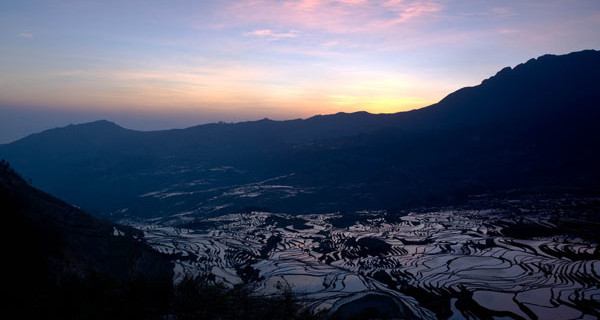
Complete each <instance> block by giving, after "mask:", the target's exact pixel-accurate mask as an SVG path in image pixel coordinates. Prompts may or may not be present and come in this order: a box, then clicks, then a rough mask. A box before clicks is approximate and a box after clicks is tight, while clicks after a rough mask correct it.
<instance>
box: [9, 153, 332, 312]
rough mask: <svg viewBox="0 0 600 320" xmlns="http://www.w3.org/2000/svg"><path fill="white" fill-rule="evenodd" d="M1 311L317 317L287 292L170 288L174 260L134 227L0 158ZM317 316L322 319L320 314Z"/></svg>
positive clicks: (205, 283)
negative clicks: (46, 187)
mask: <svg viewBox="0 0 600 320" xmlns="http://www.w3.org/2000/svg"><path fill="white" fill-rule="evenodd" d="M0 210H1V212H2V214H3V218H4V220H3V221H4V224H3V225H4V227H5V230H4V232H3V235H4V244H5V245H4V257H5V259H4V260H3V264H4V266H5V272H6V273H5V275H6V277H5V283H4V291H5V292H6V293H7V294H8V298H7V301H6V306H7V308H6V309H5V312H6V313H7V314H13V315H18V318H23V319H222V320H224V319H230V320H233V319H236V320H238V319H266V318H269V319H279V320H286V319H289V320H293V319H316V318H318V317H316V316H313V315H311V314H308V313H307V311H306V310H302V309H301V306H300V305H299V304H298V303H297V301H296V299H295V297H294V296H293V295H292V294H291V292H282V294H281V295H275V296H271V297H259V296H250V294H249V291H248V290H246V288H244V287H243V286H238V287H235V288H227V287H225V286H224V285H222V284H220V283H214V281H211V280H209V279H208V278H207V277H196V278H192V277H186V278H185V279H183V281H181V282H179V283H177V284H176V285H175V286H173V283H172V279H173V263H172V262H171V261H169V259H168V257H165V256H163V255H160V254H159V253H158V252H156V251H155V250H154V249H152V248H151V247H150V246H149V245H148V244H147V243H146V242H145V240H143V233H142V232H141V231H139V230H136V229H133V228H130V227H126V226H122V225H117V224H113V223H109V222H104V221H101V220H98V219H97V218H94V217H92V216H90V215H88V214H86V213H84V212H82V211H81V210H79V209H77V208H75V207H73V206H71V205H69V204H67V203H65V202H63V201H61V200H59V199H56V198H54V197H52V196H50V195H48V194H46V193H44V192H42V191H39V190H37V189H34V188H32V187H31V186H29V185H28V184H27V183H26V182H25V181H24V180H23V179H22V178H21V177H20V176H19V175H18V174H16V173H15V172H14V171H13V170H12V169H11V168H10V167H9V165H8V164H7V163H6V162H5V161H4V160H2V161H1V162H0ZM319 319H324V318H323V317H319Z"/></svg>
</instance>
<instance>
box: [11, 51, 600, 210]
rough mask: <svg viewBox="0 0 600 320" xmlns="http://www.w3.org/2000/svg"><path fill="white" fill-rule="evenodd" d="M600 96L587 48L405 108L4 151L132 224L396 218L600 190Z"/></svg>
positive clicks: (593, 55)
mask: <svg viewBox="0 0 600 320" xmlns="http://www.w3.org/2000/svg"><path fill="white" fill-rule="evenodd" d="M598 88H600V52H598V51H594V50H587V51H581V52H575V53H571V54H568V55H562V56H553V55H545V56H542V57H539V58H537V59H531V60H530V61H528V62H527V63H524V64H521V65H518V66H516V67H515V68H505V69H502V70H501V71H500V72H498V73H497V74H496V75H495V76H493V77H491V78H489V79H487V80H484V81H483V82H482V83H481V84H480V85H478V86H475V87H469V88H463V89H460V90H458V91H456V92H454V93H452V94H450V95H448V96H447V97H446V98H444V99H443V100H442V101H440V102H439V103H437V104H434V105H432V106H430V107H427V108H423V109H419V110H413V111H409V112H401V113H396V114H377V115H376V114H369V113H366V112H358V113H352V114H346V113H338V114H334V115H326V116H315V117H312V118H308V119H305V120H301V119H297V120H289V121H272V120H268V119H263V120H259V121H250V122H242V123H235V124H230V123H215V124H208V125H201V126H196V127H191V128H187V129H181V130H166V131H154V132H139V131H133V130H127V129H124V128H121V127H119V126H117V125H116V124H114V123H111V122H108V121H98V122H93V123H88V124H82V125H75V126H68V127H65V128H58V129H53V130H49V131H45V132H42V133H39V134H34V135H31V136H29V137H26V138H24V139H21V140H19V141H16V142H14V143H11V144H8V145H3V146H0V155H1V156H3V157H5V158H7V159H8V160H10V161H11V163H13V164H14V166H15V167H16V168H18V170H20V171H21V172H23V173H24V174H25V176H26V177H30V178H32V179H33V183H34V184H35V185H36V186H40V187H42V188H43V189H45V190H48V191H50V192H52V193H53V194H55V195H58V196H60V197H64V198H65V199H67V200H69V201H71V202H73V203H76V204H78V205H81V206H83V207H86V208H90V209H93V210H95V211H97V213H102V214H109V213H115V214H116V212H118V210H121V211H120V212H126V213H127V214H130V215H134V216H162V215H169V214H175V213H189V212H196V213H200V214H208V213H211V214H216V213H219V212H229V211H236V210H243V209H245V208H246V209H248V208H261V209H270V210H274V211H285V212H292V213H296V212H315V211H339V210H358V209H389V208H393V207H399V206H403V205H406V204H411V203H414V202H419V201H434V200H442V201H443V200H448V199H450V200H451V199H454V198H457V197H460V196H461V195H464V194H469V193H478V192H489V191H495V190H504V189H513V188H543V189H552V188H569V189H574V190H595V189H596V188H598V186H599V181H600V168H599V167H600V166H598V165H597V163H600V151H598V148H597V146H598V145H600V105H599V104H600V103H599V101H600V90H598ZM274 178H277V179H276V180H273V179H274ZM125 208H126V209H127V211H125V210H124V209H125ZM118 216H119V217H122V213H119V215H118Z"/></svg>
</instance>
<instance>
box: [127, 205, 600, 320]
mask: <svg viewBox="0 0 600 320" xmlns="http://www.w3.org/2000/svg"><path fill="white" fill-rule="evenodd" d="M599 206H600V199H598V198H576V197H573V196H570V195H564V196H562V197H558V198H546V199H544V198H539V197H532V196H522V195H520V196H518V195H517V194H508V195H504V196H502V197H496V196H490V195H483V196H480V197H473V198H471V200H470V201H469V202H467V203H465V204H464V205H461V206H456V207H444V208H424V207H423V208H416V209H415V210H412V211H406V212H396V213H390V212H383V211H361V212H355V213H344V214H343V215H342V214H340V213H331V214H308V215H298V216H291V215H287V214H277V213H268V212H251V213H242V214H229V215H224V216H219V217H213V218H192V217H181V216H174V217H172V219H171V220H169V221H167V220H163V221H162V222H160V223H156V222H137V223H134V222H133V221H129V224H132V225H134V226H135V227H137V228H139V229H141V230H143V231H144V234H145V236H146V238H147V240H148V242H149V243H150V244H151V245H152V246H153V247H154V248H155V249H157V250H158V251H159V252H161V253H164V254H167V255H169V256H170V257H171V258H172V259H173V260H174V261H175V269H174V271H175V279H174V280H175V282H177V281H180V280H181V279H183V277H184V276H186V275H196V276H198V275H202V276H205V277H207V278H209V279H212V280H213V281H215V282H222V283H225V284H227V285H228V286H233V285H237V284H245V285H246V286H249V287H251V288H252V292H253V293H254V294H256V295H271V294H272V295H277V294H281V292H282V291H285V290H291V291H292V292H293V293H294V294H296V295H297V296H298V298H299V299H300V301H301V302H302V303H303V304H304V305H305V306H307V307H308V308H309V309H310V310H311V311H312V312H319V311H322V312H325V313H327V314H330V315H337V316H341V317H343V316H344V315H345V314H346V313H349V314H361V312H368V310H369V307H374V308H377V309H378V310H379V311H378V312H384V313H385V312H389V313H390V314H395V315H398V314H401V315H402V317H403V318H409V319H410V318H414V319H421V318H422V319H436V318H439V319H467V318H469V317H477V318H481V319H486V318H490V319H491V318H492V317H498V318H501V317H509V318H515V319H556V318H557V317H559V318H561V319H595V318H597V317H598V316H599V315H600V313H599V312H600V308H599V307H600V305H599V301H600V249H599V247H598V235H597V230H598V229H599V227H600V217H599V216H598V212H599V211H598V207H599ZM484 207H485V208H484Z"/></svg>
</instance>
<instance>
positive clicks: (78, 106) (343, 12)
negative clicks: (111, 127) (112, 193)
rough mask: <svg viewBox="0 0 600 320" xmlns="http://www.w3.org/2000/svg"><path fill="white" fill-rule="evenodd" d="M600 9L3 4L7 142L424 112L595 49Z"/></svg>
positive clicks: (591, 3)
mask: <svg viewBox="0 0 600 320" xmlns="http://www.w3.org/2000/svg"><path fill="white" fill-rule="evenodd" d="M598 30H600V1H598V0H544V1H526V0H519V1H510V0H508V1H491V0H490V1H485V0H472V1H458V0H457V1H433V0H425V1H410V0H406V1H404V0H384V1H368V0H334V1H320V0H304V1H269V0H265V1H260V0H242V1H203V0H196V1H181V0H171V1H165V0H161V1H158V0H156V1H152V0H148V1H137V0H119V1H112V0H102V1H100V0H97V1H84V0H82V1H77V0H40V1H31V0H15V1H13V0H3V1H2V2H1V3H0V143H5V142H9V141H12V140H14V139H17V138H21V137H23V136H25V135H26V134H29V133H32V132H35V131H39V130H43V129H47V128H51V127H54V126H62V125H67V124H69V123H77V122H85V121H91V120H96V119H104V118H106V119H109V120H113V121H115V122H117V123H119V124H120V125H123V126H125V127H129V128H136V129H144V130H149V129H163V128H172V127H185V126H190V125H194V124H200V123H207V122H214V121H219V120H223V121H240V120H254V119H260V118H265V117H268V118H272V119H291V118H299V117H300V118H305V117H309V116H312V115H315V114H329V113H336V112H340V111H345V112H352V111H358V110H366V111H369V112H373V113H382V112H383V113H390V112H398V111H404V110H410V109H415V108H420V107H424V106H427V105H430V104H432V103H435V102H437V101H439V100H440V99H441V98H443V97H444V96H445V95H447V94H448V93H451V92H452V91H455V90H457V89H459V88H461V87H464V86H473V85H477V84H479V83H480V82H481V80H483V79H484V78H487V77H490V76H492V75H494V74H495V73H496V72H497V71H498V70H500V69H501V68H503V67H505V66H515V65H516V64H518V63H521V62H525V61H527V60H528V59H530V58H533V57H537V56H540V55H543V54H546V53H552V54H564V53H568V52H572V51H579V50H583V49H600V32H599V31H598Z"/></svg>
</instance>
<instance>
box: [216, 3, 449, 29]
mask: <svg viewBox="0 0 600 320" xmlns="http://www.w3.org/2000/svg"><path fill="white" fill-rule="evenodd" d="M440 10H442V5H441V4H440V3H439V1H437V0H419V1H417V0H373V1H366V0H330V1H325V0H300V1H273V0H264V1H240V2H236V3H235V4H233V5H232V6H230V7H229V8H228V10H226V11H227V13H226V14H227V16H228V17H230V16H233V17H235V19H236V23H238V24H240V25H244V24H250V25H257V24H261V25H266V26H269V27H274V28H279V29H281V28H286V29H287V28H289V29H294V30H303V31H304V30H310V31H315V32H325V33H335V34H349V33H358V34H376V33H381V32H393V31H394V30H390V28H395V27H399V26H401V25H403V24H406V23H409V22H418V21H419V20H420V19H423V18H424V17H426V16H427V15H428V14H431V13H434V12H438V11H440Z"/></svg>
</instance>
